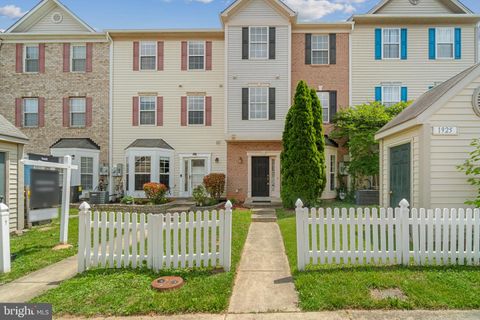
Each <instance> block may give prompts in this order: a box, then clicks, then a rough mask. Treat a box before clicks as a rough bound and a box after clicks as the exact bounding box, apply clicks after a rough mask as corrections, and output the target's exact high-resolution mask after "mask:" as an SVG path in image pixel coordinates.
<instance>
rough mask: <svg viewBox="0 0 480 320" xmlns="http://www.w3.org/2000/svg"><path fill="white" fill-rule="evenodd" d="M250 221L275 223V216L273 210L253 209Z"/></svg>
mask: <svg viewBox="0 0 480 320" xmlns="http://www.w3.org/2000/svg"><path fill="white" fill-rule="evenodd" d="M252 221H253V222H276V221H277V215H276V214H275V210H274V209H272V208H268V209H258V208H256V209H253V210H252Z"/></svg>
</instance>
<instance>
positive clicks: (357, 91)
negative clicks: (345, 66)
mask: <svg viewBox="0 0 480 320" xmlns="http://www.w3.org/2000/svg"><path fill="white" fill-rule="evenodd" d="M351 20H352V21H354V22H355V27H354V31H353V33H352V56H351V59H352V68H351V79H352V80H351V81H352V82H351V90H352V93H351V104H352V105H356V104H362V103H366V102H369V101H375V100H377V101H382V102H383V103H385V104H387V105H388V104H392V103H395V102H399V101H401V100H414V99H416V98H418V97H419V96H420V95H422V94H423V93H424V92H425V91H427V90H429V89H430V88H432V87H434V86H436V85H438V84H440V83H442V82H443V81H445V80H447V79H449V78H450V77H452V76H454V75H455V74H457V73H458V72H459V71H461V70H463V69H465V68H468V67H469V66H471V65H473V64H475V63H476V62H477V57H478V51H477V50H478V49H477V38H478V33H477V23H478V22H479V21H480V17H479V16H478V15H475V14H473V12H472V11H470V10H469V9H468V8H466V7H464V6H463V5H462V4H460V3H459V2H458V1H456V0H422V1H419V2H418V4H416V5H415V4H412V2H410V1H407V0H384V1H381V2H380V3H379V4H378V5H377V6H376V7H374V8H373V9H372V10H370V11H369V12H368V13H367V14H364V15H354V16H353V17H352V18H351Z"/></svg>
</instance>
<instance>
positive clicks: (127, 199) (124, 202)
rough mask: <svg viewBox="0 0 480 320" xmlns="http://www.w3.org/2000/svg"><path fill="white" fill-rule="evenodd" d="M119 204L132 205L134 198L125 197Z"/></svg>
mask: <svg viewBox="0 0 480 320" xmlns="http://www.w3.org/2000/svg"><path fill="white" fill-rule="evenodd" d="M120 203H121V204H134V203H135V198H134V197H132V196H125V197H123V198H122V200H120Z"/></svg>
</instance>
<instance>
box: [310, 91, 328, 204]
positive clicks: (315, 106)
mask: <svg viewBox="0 0 480 320" xmlns="http://www.w3.org/2000/svg"><path fill="white" fill-rule="evenodd" d="M310 96H311V99H312V114H313V128H314V129H315V137H316V140H317V141H316V144H317V150H318V152H319V153H320V179H321V181H320V193H319V196H321V195H322V193H323V190H325V185H326V183H327V179H326V166H325V164H326V161H325V133H324V130H323V109H322V107H323V106H322V104H321V102H320V99H319V98H318V95H317V91H316V90H315V89H310Z"/></svg>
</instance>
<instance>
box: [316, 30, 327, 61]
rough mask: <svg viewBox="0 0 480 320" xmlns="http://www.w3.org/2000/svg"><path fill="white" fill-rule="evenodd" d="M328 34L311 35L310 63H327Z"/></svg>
mask: <svg viewBox="0 0 480 320" xmlns="http://www.w3.org/2000/svg"><path fill="white" fill-rule="evenodd" d="M328 52H329V36H328V35H312V64H328V63H329V62H328V59H329V56H328V55H329V53H328Z"/></svg>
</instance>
